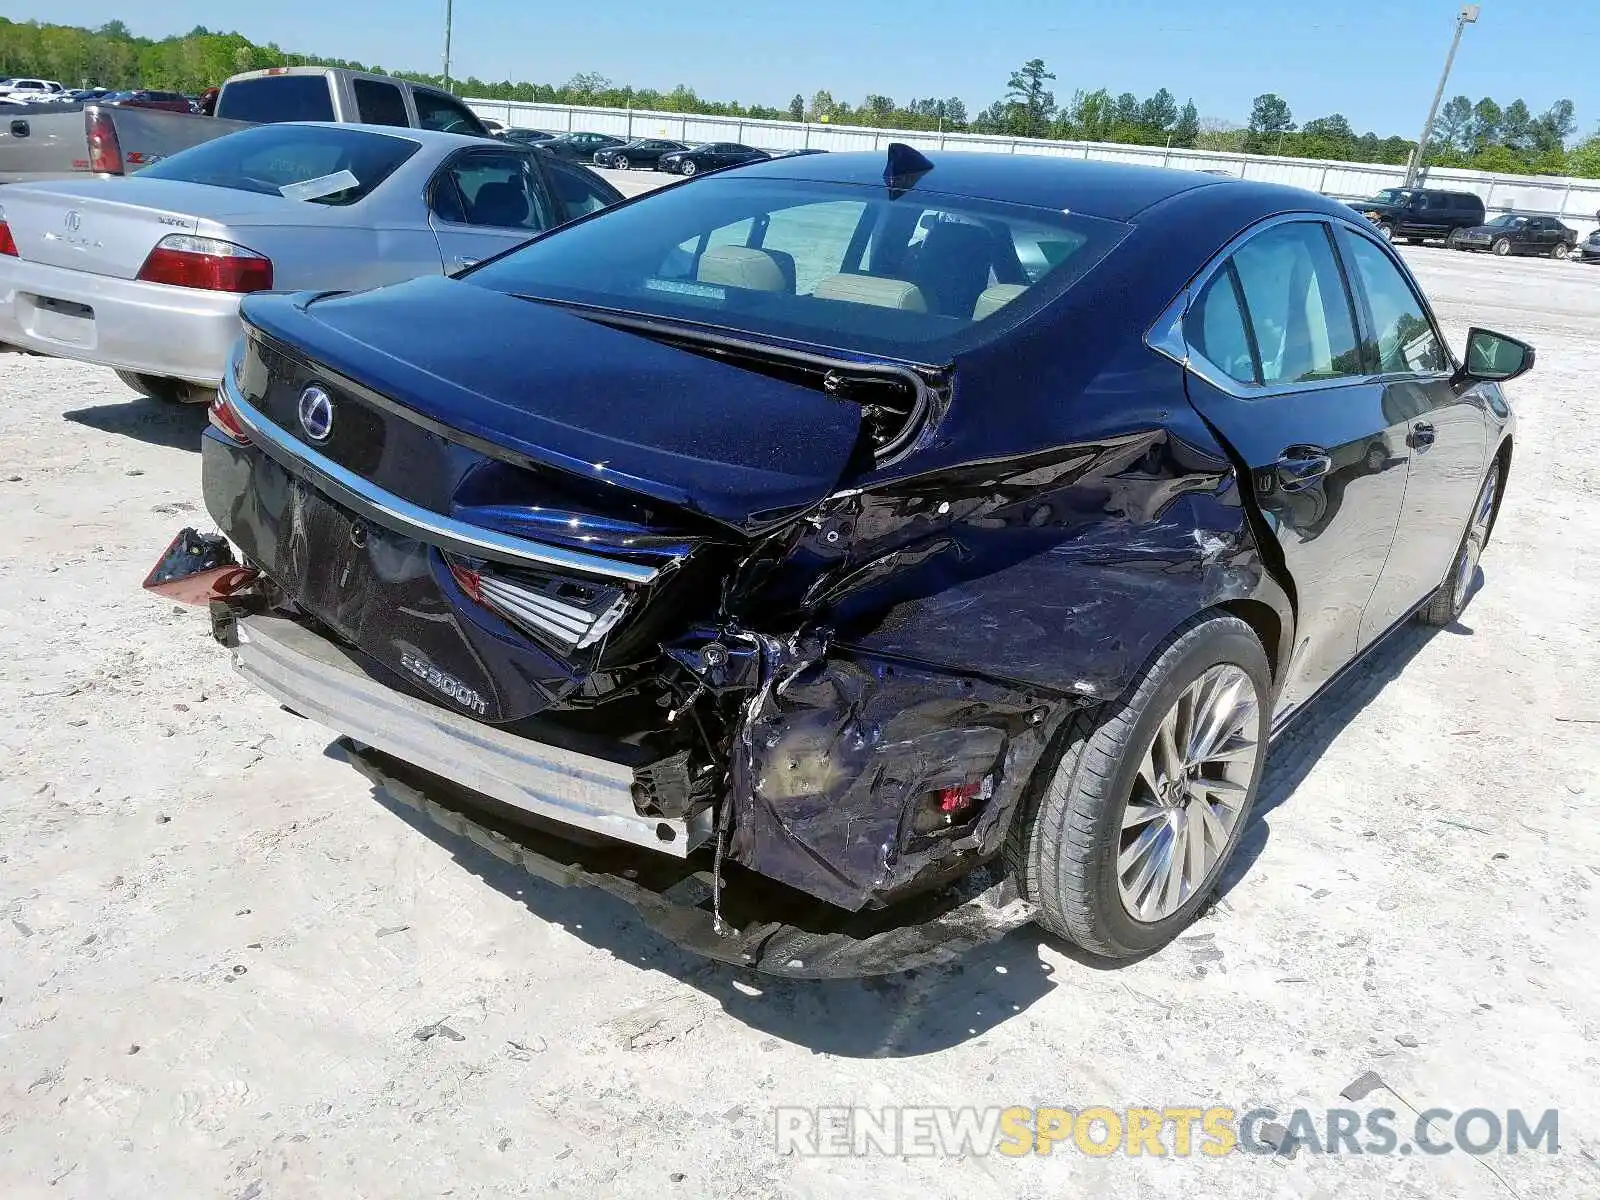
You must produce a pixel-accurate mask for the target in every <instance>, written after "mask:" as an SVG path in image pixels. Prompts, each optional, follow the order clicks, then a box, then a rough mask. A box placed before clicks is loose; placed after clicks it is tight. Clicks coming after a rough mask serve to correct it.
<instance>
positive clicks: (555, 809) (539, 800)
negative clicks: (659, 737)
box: [234, 615, 711, 858]
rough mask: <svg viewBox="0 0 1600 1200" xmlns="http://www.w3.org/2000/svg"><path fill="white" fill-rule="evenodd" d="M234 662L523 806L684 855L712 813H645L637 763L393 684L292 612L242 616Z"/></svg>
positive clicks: (328, 718) (358, 731) (402, 750)
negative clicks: (511, 727) (500, 725)
mask: <svg viewBox="0 0 1600 1200" xmlns="http://www.w3.org/2000/svg"><path fill="white" fill-rule="evenodd" d="M234 637H235V638H236V641H237V644H236V645H235V647H234V665H235V666H236V667H237V668H238V670H239V672H240V674H242V675H244V676H245V677H246V678H248V679H249V680H250V681H251V682H252V683H254V684H255V685H256V686H257V687H259V688H261V690H262V691H264V692H266V693H267V694H268V695H270V696H272V697H273V698H274V699H276V700H278V701H279V702H280V703H282V704H284V705H286V706H287V707H289V708H290V709H292V710H293V711H294V712H297V713H299V714H300V715H301V716H304V717H309V718H310V719H311V720H313V721H316V722H317V723H318V724H319V725H325V726H327V727H328V728H329V729H332V730H333V731H334V732H336V733H339V734H342V735H344V736H345V737H348V738H352V739H354V740H355V741H357V742H359V743H361V744H363V745H366V746H370V747H372V748H374V749H376V750H381V751H383V752H384V753H385V754H389V755H393V756H394V757H396V758H398V759H401V760H403V761H405V762H408V763H411V764H413V765H414V766H417V767H420V768H421V769H422V770H424V771H427V772H429V773H430V774H433V775H438V776H441V777H443V778H445V779H448V780H451V781H452V782H454V783H456V784H459V785H460V786H462V787H464V788H468V789H470V790H471V791H474V792H479V793H481V794H483V795H485V796H489V797H491V798H493V799H495V800H498V801H500V802H501V803H502V804H506V805H509V806H510V807H512V808H514V809H517V810H519V811H521V812H523V813H527V814H529V815H531V816H534V817H538V818H541V819H543V820H547V821H554V822H557V823H558V824H560V825H564V826H568V827H571V828H574V829H581V830H585V831H587V832H589V833H593V834H599V835H600V836H602V837H606V838H610V839H612V840H614V841H618V842H625V843H627V844H629V845H632V846H639V847H644V848H647V849H651V850H658V851H661V852H663V853H666V854H670V855H673V856H674V857H677V858H684V857H686V856H687V855H688V854H689V852H690V851H691V850H693V849H695V848H696V847H697V846H700V845H701V844H703V843H704V842H706V841H707V840H708V839H709V838H710V837H711V817H710V812H709V811H703V812H701V813H699V814H697V815H695V816H691V817H688V818H676V819H670V820H669V819H665V818H656V817H643V816H640V815H639V814H638V813H637V812H636V811H635V809H634V804H633V795H632V791H631V789H632V787H633V783H634V772H633V768H632V767H630V766H628V765H626V764H624V763H621V762H614V761H610V760H607V759H604V758H599V757H596V756H594V755H590V754H579V753H576V752H574V751H571V750H567V749H563V748H562V747H559V746H551V745H545V744H543V743H540V742H536V741H533V740H532V739H530V738H526V737H517V736H515V735H513V734H510V733H506V732H504V731H503V730H500V729H497V728H495V727H494V726H492V725H485V724H483V723H481V722H479V721H474V720H472V719H471V718H469V717H464V716H461V715H459V714H457V713H454V712H450V711H449V710H447V709H444V708H441V707H440V706H439V705H437V704H431V703H429V702H427V701H425V700H419V699H417V698H415V697H412V696H408V695H406V694H405V693H403V692H400V691H397V690H395V689H393V688H390V687H386V686H385V685H383V684H382V683H379V682H378V681H377V680H375V679H373V678H372V677H371V676H370V675H368V674H367V673H366V672H365V671H363V670H362V669H361V667H360V666H359V665H357V663H356V662H355V661H354V660H353V659H352V658H351V657H350V656H349V655H348V654H346V653H345V652H344V651H343V650H342V649H340V647H339V646H337V645H336V644H335V643H334V642H332V641H330V640H329V639H327V638H325V637H322V636H321V635H319V634H317V633H315V632H313V631H312V630H310V629H308V628H307V627H305V626H303V625H300V624H297V623H296V622H294V621H291V620H288V619H286V618H283V617H272V616H264V615H257V616H243V617H239V618H238V619H237V621H236V623H235V632H234Z"/></svg>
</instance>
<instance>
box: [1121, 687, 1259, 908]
mask: <svg viewBox="0 0 1600 1200" xmlns="http://www.w3.org/2000/svg"><path fill="white" fill-rule="evenodd" d="M1260 703H1261V699H1260V697H1259V696H1258V695H1257V694H1256V686H1255V684H1254V682H1252V680H1251V678H1250V676H1249V675H1247V674H1245V672H1244V671H1242V670H1240V669H1239V668H1238V667H1236V666H1234V665H1232V664H1231V663H1219V664H1218V665H1217V666H1214V667H1212V668H1211V669H1210V670H1208V671H1206V672H1205V673H1204V674H1203V675H1201V676H1200V677H1199V678H1198V679H1196V680H1195V681H1194V682H1193V683H1191V684H1190V685H1189V686H1188V687H1187V688H1185V689H1184V691H1183V692H1182V694H1180V695H1179V696H1178V698H1177V700H1176V701H1174V702H1173V704H1172V707H1171V708H1169V709H1168V710H1167V712H1166V713H1165V715H1163V717H1162V718H1161V721H1160V723H1159V724H1158V725H1157V726H1156V731H1155V733H1154V735H1153V736H1152V737H1151V741H1150V745H1149V747H1148V748H1146V750H1145V753H1144V758H1143V760H1142V761H1141V762H1140V764H1139V773H1138V774H1137V775H1136V776H1135V777H1134V781H1133V790H1132V792H1131V794H1130V795H1129V796H1128V801H1127V804H1126V806H1125V808H1124V810H1123V814H1122V836H1121V840H1120V843H1119V845H1118V850H1117V888H1118V891H1119V893H1120V895H1121V897H1122V904H1123V907H1124V908H1125V909H1127V911H1128V914H1129V915H1130V916H1132V917H1133V918H1134V919H1135V920H1138V921H1146V922H1155V921H1160V920H1162V919H1163V918H1165V917H1168V916H1170V915H1171V914H1173V913H1174V912H1176V911H1177V910H1178V909H1179V908H1181V907H1182V906H1183V905H1184V904H1185V903H1186V902H1187V901H1188V900H1189V899H1190V898H1191V897H1192V896H1194V895H1195V893H1196V892H1198V891H1200V890H1202V889H1203V888H1204V887H1205V886H1206V885H1207V884H1208V883H1209V882H1210V879H1211V876H1212V874H1213V873H1214V872H1215V871H1216V869H1217V867H1218V865H1219V863H1220V862H1221V859H1222V856H1223V853H1224V852H1225V851H1226V850H1227V848H1228V845H1229V842H1230V840H1231V838H1232V836H1233V831H1234V827H1235V826H1236V825H1237V824H1238V821H1239V815H1240V813H1241V812H1242V811H1243V810H1244V807H1245V803H1246V801H1247V800H1248V799H1249V792H1250V782H1251V780H1252V779H1253V778H1254V776H1255V769H1256V759H1257V758H1258V757H1259V756H1260V754H1261V745H1260V742H1259V740H1258V737H1257V730H1258V726H1259V711H1260Z"/></svg>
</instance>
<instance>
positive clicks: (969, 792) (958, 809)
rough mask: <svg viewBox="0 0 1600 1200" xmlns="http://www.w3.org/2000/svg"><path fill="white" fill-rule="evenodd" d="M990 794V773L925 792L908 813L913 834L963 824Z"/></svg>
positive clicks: (939, 830) (992, 785)
mask: <svg viewBox="0 0 1600 1200" xmlns="http://www.w3.org/2000/svg"><path fill="white" fill-rule="evenodd" d="M993 797H994V775H993V774H992V773H988V774H985V775H983V776H982V777H981V778H978V779H969V780H967V781H966V782H965V783H958V784H952V785H951V786H949V787H942V788H938V789H936V790H934V791H931V792H928V793H926V794H925V795H924V796H923V797H922V799H921V801H920V802H919V803H918V805H917V808H916V811H915V812H913V813H912V815H911V827H912V829H914V830H915V831H916V832H917V833H922V834H930V833H939V832H942V831H944V830H947V829H953V828H955V827H956V826H959V825H966V824H967V823H968V822H970V821H971V820H972V819H973V817H975V816H976V815H977V813H978V810H979V809H980V808H982V807H983V805H984V803H985V802H987V801H988V800H990V799H992V798H993Z"/></svg>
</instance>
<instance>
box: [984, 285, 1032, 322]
mask: <svg viewBox="0 0 1600 1200" xmlns="http://www.w3.org/2000/svg"><path fill="white" fill-rule="evenodd" d="M1027 290H1028V285H1027V284H1025V283H997V284H995V285H994V286H993V287H991V288H985V289H984V291H983V294H982V295H980V296H979V297H978V302H977V303H976V304H974V305H973V306H972V319H973V320H974V321H981V320H983V319H984V318H985V317H990V316H993V315H994V314H995V313H996V312H998V311H999V310H1000V309H1002V308H1004V307H1005V306H1006V305H1008V304H1010V303H1011V302H1012V301H1013V300H1015V299H1016V298H1017V297H1018V296H1020V295H1022V293H1023V292H1025V291H1027Z"/></svg>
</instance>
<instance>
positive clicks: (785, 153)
mask: <svg viewBox="0 0 1600 1200" xmlns="http://www.w3.org/2000/svg"><path fill="white" fill-rule="evenodd" d="M826 153H828V152H827V151H826V150H824V149H823V148H822V147H821V146H807V147H805V148H804V149H801V150H774V151H772V153H771V156H770V157H772V158H798V157H800V156H801V155H805V154H826Z"/></svg>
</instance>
